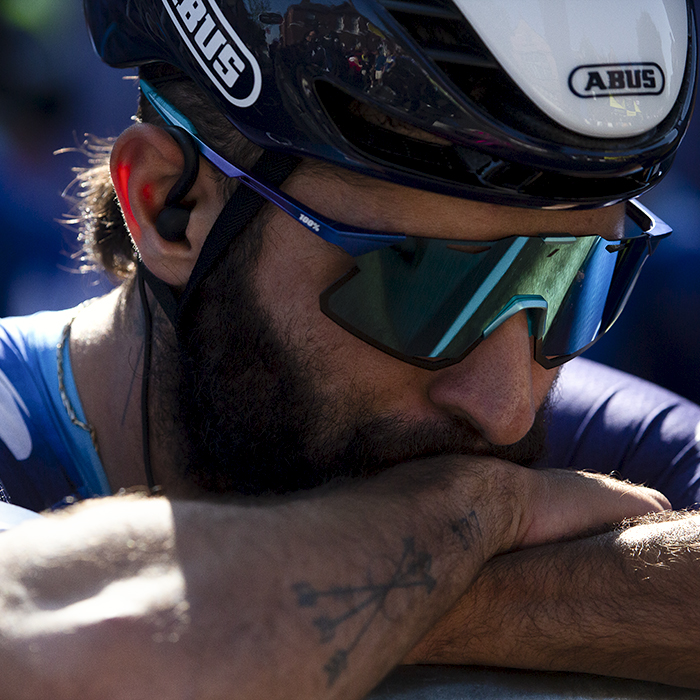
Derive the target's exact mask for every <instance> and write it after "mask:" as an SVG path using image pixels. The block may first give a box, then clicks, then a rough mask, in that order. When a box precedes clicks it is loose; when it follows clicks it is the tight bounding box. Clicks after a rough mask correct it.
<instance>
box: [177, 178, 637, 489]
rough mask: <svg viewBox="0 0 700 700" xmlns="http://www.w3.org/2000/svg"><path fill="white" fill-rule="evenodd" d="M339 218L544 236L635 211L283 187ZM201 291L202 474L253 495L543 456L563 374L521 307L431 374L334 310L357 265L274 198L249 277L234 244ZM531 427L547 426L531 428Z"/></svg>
mask: <svg viewBox="0 0 700 700" xmlns="http://www.w3.org/2000/svg"><path fill="white" fill-rule="evenodd" d="M285 189H286V190H287V191H288V192H289V193H290V194H291V195H292V196H294V197H295V198H297V199H299V200H300V201H301V202H303V203H304V204H306V205H307V206H309V207H310V208H312V209H314V210H316V211H318V212H320V213H322V214H325V215H326V216H328V217H330V218H332V219H336V220H338V221H342V222H344V223H347V224H351V225H355V226H361V227H363V228H367V229H373V230H377V231H394V232H397V231H398V232H402V233H406V234H409V235H415V236H428V237H440V238H453V239H455V240H470V241H472V240H494V239H498V238H503V237H506V236H511V235H535V234H540V233H562V232H566V233H570V234H573V235H585V234H592V233H597V234H599V235H603V236H606V237H609V238H616V237H619V236H620V235H621V227H622V219H623V209H622V207H610V208H607V209H600V210H594V211H587V212H564V211H557V212H543V211H535V210H523V209H515V208H508V207H501V206H495V205H489V204H483V203H478V202H473V201H468V200H460V199H454V198H450V197H445V196H441V195H437V194H432V193H427V192H422V191H417V190H413V189H409V188H405V187H401V186H398V185H393V184H391V183H385V182H382V181H378V180H374V179H370V178H365V177H362V176H357V175H351V176H347V175H346V174H345V173H344V172H343V171H340V170H335V169H331V168H326V167H323V168H306V169H305V168H303V167H302V168H301V169H299V171H298V172H297V173H295V175H294V177H293V178H291V179H290V181H289V182H288V183H287V185H286V186H285ZM232 257H233V259H232V260H229V261H228V262H227V263H226V265H229V267H230V268H231V269H228V270H227V269H226V265H224V267H223V268H220V269H219V270H218V271H217V272H216V273H215V274H214V276H213V277H212V278H211V279H210V280H209V282H208V284H207V285H206V289H205V291H204V293H203V296H202V298H201V302H200V303H201V307H200V312H199V317H198V322H197V323H198V326H197V329H196V335H195V340H194V342H193V343H192V344H191V347H192V355H193V357H192V363H191V364H190V365H189V367H190V368H197V369H196V371H188V372H184V373H182V383H181V387H180V410H181V418H182V428H183V430H185V431H187V437H186V440H187V442H188V448H189V452H190V467H189V477H190V478H193V479H194V480H195V481H197V482H198V483H199V484H200V485H202V486H203V487H204V488H206V489H209V490H216V491H228V490H235V491H240V492H244V493H264V492H286V491H293V490H296V489H298V488H309V487H313V486H317V485H320V484H322V483H325V482H326V481H328V480H330V479H333V478H336V477H341V476H358V475H366V474H372V473H375V472H376V471H378V470H381V469H384V468H387V467H390V466H393V465H395V464H398V463H400V462H403V461H406V460H408V459H412V458H416V457H425V456H430V455H436V454H446V453H468V454H471V453H476V454H495V455H497V456H501V457H503V458H505V459H510V460H512V461H516V462H519V463H530V462H532V461H533V460H534V459H536V457H537V456H538V455H539V454H540V452H541V450H542V444H543V439H544V430H543V420H544V419H543V411H542V410H541V408H542V406H543V404H544V403H545V399H546V397H547V395H548V393H549V391H550V388H551V386H552V383H553V381H554V378H555V376H556V371H555V370H545V369H544V368H542V367H541V366H540V365H539V364H537V363H536V362H535V361H534V359H533V341H532V339H531V338H530V337H529V334H528V324H527V319H526V317H525V315H524V313H520V314H517V315H516V316H514V317H512V318H511V319H509V320H507V321H506V322H505V323H503V324H502V325H501V326H500V327H499V328H498V329H497V330H496V331H495V332H493V333H492V334H491V335H490V336H489V338H488V339H486V340H485V341H484V342H482V343H481V344H480V345H479V346H478V347H477V348H476V349H475V350H474V351H473V352H472V353H471V354H469V355H468V356H467V357H466V358H465V359H464V360H463V361H462V362H460V363H458V364H456V365H452V366H450V367H448V368H446V369H442V370H437V371H430V370H424V369H421V368H418V367H415V366H413V365H409V364H407V363H404V362H402V361H400V360H397V359H395V358H393V357H391V356H389V355H386V354H385V353H382V352H381V351H379V350H377V349H376V348H374V347H372V346H370V345H368V344H366V343H365V342H363V341H362V340H360V339H358V338H356V337H354V336H353V335H351V334H350V333H348V332H347V331H345V330H343V329H342V328H340V327H339V326H338V325H336V324H335V323H334V322H333V321H331V320H330V319H328V318H327V317H326V316H325V315H324V314H323V313H322V312H321V310H320V308H319V295H320V293H321V292H322V291H323V290H324V289H326V288H327V287H328V286H329V285H330V284H331V283H333V282H334V281H335V280H336V279H337V278H338V277H340V276H341V275H343V274H344V273H345V272H347V271H348V270H349V269H350V268H351V267H352V265H353V260H352V258H351V257H350V256H349V255H348V254H346V253H345V252H344V251H342V250H340V249H339V248H337V247H336V246H333V245H331V244H328V243H326V242H324V241H323V240H321V239H320V238H318V237H317V236H315V235H314V234H312V233H311V232H309V231H308V230H307V229H306V228H305V227H303V226H302V225H300V224H298V223H297V222H296V221H294V220H293V219H292V218H291V217H289V216H288V215H286V214H284V213H282V212H280V211H278V210H276V209H274V211H273V212H272V215H271V217H270V218H269V220H268V222H267V225H266V226H265V228H264V234H263V245H262V252H261V255H260V257H259V260H258V263H257V265H256V266H255V267H254V269H253V270H251V271H250V273H251V274H249V275H245V274H241V273H240V271H237V270H235V267H236V261H235V255H234V256H232ZM533 425H534V426H535V427H534V428H533Z"/></svg>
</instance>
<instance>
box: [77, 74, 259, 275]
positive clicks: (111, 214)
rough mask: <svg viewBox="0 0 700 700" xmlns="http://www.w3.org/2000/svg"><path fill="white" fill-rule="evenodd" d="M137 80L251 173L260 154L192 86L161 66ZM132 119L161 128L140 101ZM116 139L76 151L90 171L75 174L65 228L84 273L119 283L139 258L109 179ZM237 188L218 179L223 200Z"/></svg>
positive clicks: (96, 140) (94, 141)
mask: <svg viewBox="0 0 700 700" xmlns="http://www.w3.org/2000/svg"><path fill="white" fill-rule="evenodd" d="M139 75H140V77H142V78H145V79H146V80H148V81H149V82H152V83H154V84H156V85H157V87H158V91H159V92H160V93H161V94H162V95H163V96H164V97H165V98H166V99H167V100H168V101H169V102H170V103H171V104H173V105H175V106H176V107H177V108H178V109H180V110H181V111H182V112H183V113H185V114H187V115H188V116H189V117H190V119H191V120H192V122H193V123H194V125H195V127H196V128H197V130H198V131H199V132H200V133H201V134H202V135H203V136H204V137H205V138H206V140H207V141H208V142H209V143H210V144H211V145H212V146H213V147H214V148H215V149H216V150H217V151H219V152H220V153H222V154H223V155H225V156H227V157H228V158H230V159H231V160H232V161H234V162H237V163H240V164H241V165H243V166H246V167H251V166H252V165H253V164H254V163H255V161H256V160H257V159H258V157H259V156H260V153H261V149H260V148H259V147H257V146H255V145H254V144H252V143H251V142H250V141H248V140H247V139H245V138H244V137H243V136H242V135H241V134H240V133H239V132H237V131H236V130H235V128H234V127H233V126H232V125H231V123H230V122H229V121H228V120H227V119H226V118H225V117H224V116H223V114H222V113H221V112H220V111H219V110H218V109H217V108H216V107H215V106H214V104H213V103H212V102H211V100H209V99H208V98H207V97H206V96H205V94H204V93H203V92H202V91H201V90H199V89H198V88H197V87H196V85H195V84H194V82H193V81H192V80H190V79H189V78H188V77H187V76H185V75H184V74H183V73H182V72H180V71H177V70H176V69H174V68H172V67H171V66H168V65H165V64H150V65H146V66H143V67H142V68H141V69H140V72H139ZM135 119H136V120H137V121H143V122H146V123H150V124H155V125H163V124H164V122H163V120H162V119H161V117H160V116H159V115H158V114H157V113H156V111H155V110H154V109H153V107H152V106H151V104H150V103H149V102H148V100H146V99H145V98H144V97H143V96H142V95H141V96H140V98H139V106H138V111H137V114H136V117H135ZM114 141H115V139H113V138H109V139H104V138H97V137H94V136H91V137H89V138H88V139H87V140H86V141H85V143H84V144H83V145H82V146H81V148H80V149H79V150H80V151H81V152H82V153H83V154H84V155H85V156H86V158H87V160H88V165H87V166H85V167H80V168H76V169H75V174H76V176H75V180H74V182H73V184H72V186H71V187H70V188H69V189H68V191H67V195H66V197H67V199H68V200H69V201H71V202H72V204H73V205H74V209H73V212H72V213H71V216H70V218H69V219H67V222H68V223H70V224H73V225H74V226H76V227H77V230H78V240H79V242H80V245H81V250H80V252H79V253H78V257H79V260H80V264H81V268H82V269H83V270H96V271H104V272H105V273H106V274H107V276H108V277H110V278H111V279H112V280H113V281H115V282H117V281H120V280H124V279H127V278H129V277H131V276H132V275H133V273H134V270H135V263H136V259H137V252H136V249H135V247H134V244H133V241H132V240H131V236H130V235H129V232H128V230H127V228H126V225H125V223H124V217H123V215H122V212H121V209H120V207H119V202H118V200H117V196H116V193H115V190H114V186H113V184H112V180H111V177H110V173H109V158H110V154H111V152H112V145H113V144H114ZM236 185H237V182H236V181H235V180H229V179H227V178H225V177H224V176H223V175H221V193H222V198H227V197H228V196H230V194H231V193H232V192H233V190H234V189H235V187H236Z"/></svg>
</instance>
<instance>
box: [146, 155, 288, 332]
mask: <svg viewBox="0 0 700 700" xmlns="http://www.w3.org/2000/svg"><path fill="white" fill-rule="evenodd" d="M300 162H301V159H300V158H296V157H294V156H287V155H280V154H279V153H272V152H270V151H265V152H264V153H263V155H262V156H261V157H260V159H259V160H258V162H257V163H256V164H255V167H254V168H253V173H254V174H255V175H257V176H258V177H259V178H260V179H261V180H264V181H265V182H269V183H271V184H273V185H275V186H276V187H279V186H280V185H281V184H282V183H283V182H284V181H285V180H286V179H287V178H288V177H289V176H290V175H291V173H292V171H293V170H294V169H295V168H296V167H297V165H299V163H300ZM266 203H267V200H266V199H265V198H264V197H263V196H262V195H259V194H258V193H257V192H254V191H253V190H251V189H250V188H249V187H246V186H245V184H244V183H240V185H239V186H238V187H237V188H236V191H235V192H234V193H233V195H232V196H231V198H230V199H229V200H228V202H227V203H226V205H225V206H224V208H223V210H222V211H221V213H220V214H219V217H218V218H217V220H216V221H215V222H214V226H212V229H211V231H210V232H209V235H208V236H207V239H206V240H205V241H204V245H203V246H202V250H201V252H200V254H199V258H198V259H197V262H196V264H195V266H194V269H193V270H192V274H191V275H190V279H189V280H188V282H187V286H186V287H185V289H184V291H183V292H182V294H180V295H179V296H178V295H177V293H176V291H175V290H174V289H173V288H172V287H170V286H169V285H168V284H166V283H165V282H163V280H161V279H159V278H158V277H156V276H155V275H154V274H153V273H152V272H151V271H150V270H149V269H148V268H147V267H146V266H145V265H144V264H143V263H142V262H141V261H139V263H138V270H139V274H140V275H142V276H143V278H144V280H145V281H146V283H147V284H148V286H149V287H150V289H151V291H152V292H153V295H154V296H155V297H156V299H157V300H158V303H159V304H160V305H161V307H162V308H163V311H164V312H165V314H166V316H167V317H168V318H169V319H170V322H171V323H172V324H173V327H174V328H175V333H176V335H177V339H178V342H180V343H182V341H183V340H184V334H185V329H184V323H183V321H184V317H185V313H186V310H187V307H188V306H189V303H190V300H191V299H192V297H193V296H194V294H195V292H196V291H197V289H198V288H199V285H200V284H201V283H202V282H203V280H204V279H205V278H206V277H207V276H208V275H209V273H210V272H211V270H212V268H213V267H214V265H215V264H216V263H217V262H218V261H219V260H220V259H221V257H222V256H223V254H224V253H225V252H226V251H227V250H228V247H229V246H230V245H231V243H232V241H233V240H234V238H236V236H237V235H238V234H239V233H241V231H243V229H244V228H245V227H246V226H247V225H248V224H249V223H250V222H251V221H252V219H253V218H254V217H255V216H256V215H257V213H258V212H259V211H260V209H262V207H263V205H265V204H266Z"/></svg>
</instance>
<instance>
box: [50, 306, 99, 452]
mask: <svg viewBox="0 0 700 700" xmlns="http://www.w3.org/2000/svg"><path fill="white" fill-rule="evenodd" d="M82 307H83V305H82V304H81V306H80V307H78V311H80V309H81V308H82ZM76 316H77V313H76ZM76 316H73V318H71V320H70V321H68V323H66V325H65V326H64V327H63V333H61V340H60V341H59V342H58V345H56V364H57V365H58V391H59V393H60V395H61V401H62V402H63V407H64V408H65V409H66V413H67V414H68V418H70V422H71V423H73V425H77V426H78V427H79V428H82V429H83V430H85V431H86V432H87V433H89V434H90V439H91V440H92V446H93V447H94V448H95V452H97V456H98V457H99V455H100V448H99V447H98V445H97V433H96V432H95V429H94V428H93V427H92V426H91V425H90V423H87V422H86V421H81V420H80V418H78V415H77V414H76V412H75V409H74V408H73V404H72V403H71V401H70V399H69V398H68V394H67V392H66V384H65V371H64V367H63V349H64V347H65V345H66V342H67V341H68V338H69V337H70V330H71V326H72V325H73V321H75V318H76Z"/></svg>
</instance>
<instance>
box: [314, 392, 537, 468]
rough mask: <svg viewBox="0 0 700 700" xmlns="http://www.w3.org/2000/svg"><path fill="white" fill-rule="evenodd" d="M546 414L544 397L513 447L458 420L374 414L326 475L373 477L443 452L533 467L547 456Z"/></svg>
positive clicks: (352, 437)
mask: <svg viewBox="0 0 700 700" xmlns="http://www.w3.org/2000/svg"><path fill="white" fill-rule="evenodd" d="M549 414H550V402H549V401H546V402H545V403H544V404H543V406H542V407H540V409H539V411H538V412H537V415H536V417H535V421H534V423H533V426H532V428H531V429H530V431H529V432H528V433H527V435H525V437H523V438H522V439H521V440H519V441H518V442H516V443H513V444H512V445H495V444H493V443H491V442H488V441H487V440H485V439H484V438H483V437H482V436H481V434H480V433H479V432H478V431H477V430H476V429H475V428H474V427H473V426H472V425H471V423H469V422H468V421H466V420H464V419H461V418H451V419H447V420H446V421H440V422H437V421H425V422H421V423H417V424H416V423H415V421H407V420H405V419H402V418H401V417H382V418H375V419H372V420H368V421H367V422H365V423H363V424H361V425H359V426H358V427H356V428H355V430H354V432H353V434H352V435H351V436H350V437H349V439H347V442H346V445H345V448H344V449H343V450H342V452H340V453H337V454H336V456H335V457H334V458H332V459H331V460H329V461H327V465H328V473H327V474H328V477H329V478H330V479H332V480H334V481H336V480H342V479H343V478H344V477H355V478H356V477H371V476H374V475H376V474H379V473H381V472H383V471H385V470H386V469H390V468H392V467H394V466H396V465H398V464H402V463H405V462H410V461H415V460H419V459H429V458H431V457H439V456H444V455H465V456H488V457H497V458H499V459H503V460H506V461H508V462H513V463H514V464H518V465H520V466H523V467H532V466H534V465H535V464H536V463H537V462H539V461H541V460H543V459H544V457H545V456H546V451H547V445H546V443H547V440H546V436H547V425H548V423H549ZM326 459H328V456H326Z"/></svg>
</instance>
